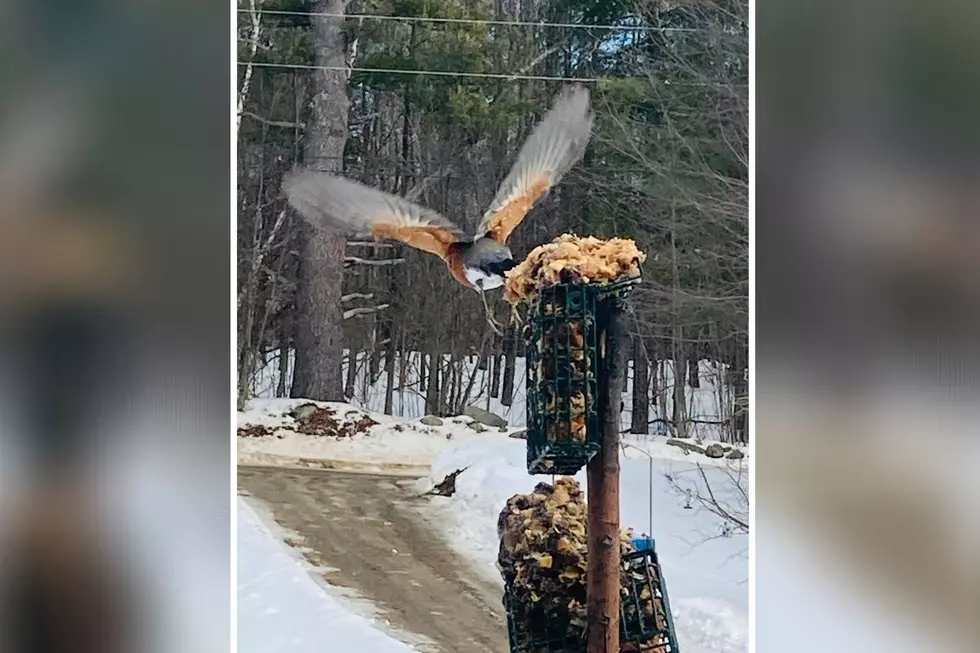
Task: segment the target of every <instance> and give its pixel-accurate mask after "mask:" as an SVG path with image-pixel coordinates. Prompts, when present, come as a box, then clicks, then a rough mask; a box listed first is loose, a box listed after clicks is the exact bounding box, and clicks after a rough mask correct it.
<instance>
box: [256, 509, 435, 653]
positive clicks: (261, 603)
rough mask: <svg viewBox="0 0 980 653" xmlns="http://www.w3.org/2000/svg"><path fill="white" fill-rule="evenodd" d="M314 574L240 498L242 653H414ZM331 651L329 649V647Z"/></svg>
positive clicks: (412, 649)
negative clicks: (336, 595)
mask: <svg viewBox="0 0 980 653" xmlns="http://www.w3.org/2000/svg"><path fill="white" fill-rule="evenodd" d="M310 574H311V570H310V569H309V568H308V567H307V566H306V565H304V563H303V562H301V561H300V560H299V559H297V557H296V555H295V554H294V552H292V551H291V550H290V549H289V548H288V546H287V545H286V544H284V543H283V542H282V541H280V539H279V538H278V537H277V536H275V535H274V534H273V533H272V532H271V531H270V530H269V529H268V528H267V527H266V526H265V525H264V524H263V523H262V521H261V520H260V519H259V517H258V515H257V514H256V513H255V511H254V510H252V508H251V507H250V506H249V505H248V504H247V503H245V501H244V500H243V499H241V498H239V499H238V650H239V651H240V653H269V652H270V651H276V653H321V652H322V651H324V650H330V651H338V652H341V653H346V652H353V651H372V652H373V653H412V652H413V651H417V649H414V648H412V647H411V646H408V645H407V644H404V643H402V642H400V641H398V640H396V639H394V638H393V637H392V636H391V635H388V634H387V633H385V632H383V631H382V630H380V629H379V626H380V624H378V623H377V622H376V621H374V620H371V619H368V618H366V617H363V616H361V615H358V614H355V613H354V612H351V611H350V610H349V609H348V608H347V607H346V606H345V605H344V604H343V603H341V602H340V601H339V600H338V599H337V598H335V597H334V596H333V595H331V593H330V592H329V591H328V588H329V586H326V583H324V586H326V587H324V586H321V585H320V584H318V583H317V581H315V580H313V578H312V576H311V575H310ZM325 646H326V649H325V648H324V647H325Z"/></svg>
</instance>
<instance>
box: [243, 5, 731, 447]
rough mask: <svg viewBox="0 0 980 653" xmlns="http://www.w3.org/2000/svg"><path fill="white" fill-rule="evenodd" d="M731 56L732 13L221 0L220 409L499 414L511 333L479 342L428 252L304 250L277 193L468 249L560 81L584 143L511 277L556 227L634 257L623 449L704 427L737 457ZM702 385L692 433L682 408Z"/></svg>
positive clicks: (294, 220) (515, 342)
mask: <svg viewBox="0 0 980 653" xmlns="http://www.w3.org/2000/svg"><path fill="white" fill-rule="evenodd" d="M748 54H749V39H748V2H747V1H746V0H348V1H346V2H345V1H344V0H315V1H302V0H240V1H239V3H238V66H237V73H238V79H237V82H238V106H237V120H238V135H237V138H238V198H237V201H238V233H237V251H238V281H237V283H238V287H237V292H238V294H237V310H238V351H237V354H238V359H237V366H238V379H239V389H238V400H239V407H240V408H241V407H242V406H244V404H245V402H246V401H247V400H248V399H249V398H251V397H252V396H254V395H255V394H256V393H266V394H268V395H269V396H296V397H309V398H312V399H320V400H330V401H345V400H356V401H360V402H362V403H363V402H366V401H367V400H368V399H369V397H366V396H364V395H365V394H366V393H367V394H371V395H372V398H373V399H375V400H376V401H377V402H378V404H379V405H378V409H379V410H383V411H384V412H385V413H388V414H395V415H397V414H398V413H399V410H400V406H402V405H403V402H399V401H398V399H397V398H398V397H399V395H401V394H403V393H406V392H409V393H412V394H413V395H414V396H417V397H419V398H420V401H424V411H425V412H426V413H429V414H434V415H446V414H454V413H457V412H459V411H460V410H461V409H462V408H463V407H465V406H466V405H469V404H470V403H475V402H477V401H480V402H487V403H488V404H489V402H490V399H491V398H492V399H494V401H495V402H497V403H499V404H500V405H503V406H509V405H511V403H512V402H513V400H514V396H515V393H516V392H517V391H518V389H519V388H520V386H522V385H523V378H522V377H521V374H522V372H521V369H522V365H521V359H522V357H523V352H522V348H523V344H522V342H521V338H520V333H519V329H518V328H517V327H515V326H510V327H508V328H506V329H505V330H504V331H503V333H502V335H497V334H496V333H494V332H493V331H492V330H491V329H490V328H489V327H488V325H487V321H486V317H485V314H484V308H483V306H482V304H481V301H480V298H479V296H478V294H477V293H474V292H471V291H467V290H466V289H464V288H462V287H460V286H459V285H458V284H457V283H456V282H455V281H454V280H453V279H452V278H451V277H450V276H449V275H448V274H446V271H445V265H444V263H442V261H440V260H438V259H437V258H436V257H434V256H431V255H428V254H425V253H423V252H419V251H416V250H412V249H411V248H408V247H406V246H404V245H400V244H398V243H394V242H374V241H372V240H369V239H358V238H353V237H345V236H342V235H339V234H329V233H324V232H313V231H312V230H311V229H310V228H309V227H308V226H307V225H306V224H305V223H304V222H303V221H302V220H301V218H300V217H299V216H298V215H297V214H295V213H294V212H293V211H292V210H291V209H290V208H289V207H288V206H287V203H286V200H285V197H284V196H283V193H282V191H281V187H280V185H281V179H282V177H283V175H284V173H286V172H287V171H289V170H290V169H292V168H293V167H294V166H296V165H299V164H303V165H307V166H312V167H316V168H318V169H321V170H327V171H331V172H335V173H337V174H342V175H344V176H347V177H349V178H351V179H354V180H357V181H360V182H363V183H365V184H368V185H370V186H373V187H376V188H379V189H381V190H385V191H388V192H391V193H395V194H398V195H403V196H406V197H408V198H410V199H412V200H413V201H415V202H417V203H419V204H421V205H423V206H427V207H430V208H432V209H434V210H436V211H438V212H440V213H442V214H444V215H446V216H447V217H449V218H450V219H452V220H453V221H455V222H456V223H457V224H459V225H460V226H461V227H463V228H464V229H465V230H467V231H471V230H472V229H473V228H474V227H475V226H476V224H477V222H478V221H479V219H480V217H481V216H482V214H483V212H484V210H485V208H486V206H487V204H488V203H489V202H490V200H491V199H492V197H493V195H494V193H495V191H496V189H497V186H498V185H499V183H500V182H501V181H502V180H503V178H504V176H505V175H506V174H507V172H508V170H509V168H510V165H511V164H512V163H513V161H514V158H515V156H516V154H517V151H518V150H519V148H520V146H521V144H522V142H523V141H524V139H525V137H526V136H527V134H528V133H529V131H530V130H531V129H532V128H533V126H534V125H535V123H536V122H537V120H538V118H539V117H540V115H541V114H542V113H543V112H544V111H545V110H547V109H548V107H549V106H550V105H551V103H552V100H553V98H554V97H555V95H556V94H557V93H558V91H559V90H560V89H561V87H562V85H564V84H568V83H581V84H584V85H586V86H588V87H589V88H590V89H591V92H592V103H593V109H594V111H595V126H594V129H593V135H592V139H591V142H590V145H589V148H588V150H587V151H586V154H585V156H584V159H583V160H582V161H581V162H580V163H579V164H577V165H576V166H575V167H574V168H573V169H572V170H571V171H570V172H569V173H568V174H567V175H566V177H565V178H564V179H563V181H562V182H561V184H559V186H558V187H557V188H555V189H553V191H552V192H551V193H550V194H549V195H548V196H547V198H546V199H545V200H544V201H542V202H541V203H540V204H539V205H538V206H536V207H535V208H534V209H533V210H532V212H531V214H530V215H529V216H528V217H527V219H526V220H525V221H524V222H523V224H522V225H521V226H520V227H519V228H518V229H517V231H516V232H515V233H514V235H513V237H512V239H511V242H510V245H511V247H512V249H513V251H514V255H515V258H517V259H521V258H523V257H524V256H525V255H526V254H527V253H528V251H530V250H531V249H532V248H533V247H535V246H536V245H539V244H541V243H544V242H548V241H550V240H552V239H554V238H555V237H557V236H559V235H560V234H562V233H566V232H573V233H577V234H580V235H595V236H598V237H612V236H620V237H625V238H632V239H635V240H636V242H637V244H638V245H639V246H640V248H641V249H642V250H644V251H645V252H646V253H647V256H648V258H647V261H646V262H645V264H644V266H643V283H642V284H641V285H640V286H639V287H638V289H637V290H636V291H635V293H634V295H633V300H632V309H631V311H630V313H629V316H628V319H629V330H630V337H631V343H630V353H629V358H630V361H631V363H630V370H631V371H630V379H631V380H630V384H629V392H628V396H626V397H625V398H624V402H625V407H626V409H627V411H628V413H629V426H630V429H629V430H630V431H631V432H632V433H637V434H646V433H649V432H652V431H651V429H652V426H653V425H657V428H656V432H664V431H665V432H667V433H668V434H670V435H674V436H677V437H686V436H688V435H689V434H691V432H692V427H694V426H696V425H697V424H698V423H705V422H706V423H710V424H712V425H714V426H715V427H717V430H718V431H719V432H720V433H721V437H722V438H723V439H725V440H728V441H732V442H745V441H747V439H748V429H747V417H748V410H749V406H748V399H747V397H748V362H749V349H748V347H749V344H748V343H749V333H748V323H749V301H748V295H749V273H748V269H749V220H748V215H749V173H748V170H749V109H748V107H749V86H748V82H749V63H748ZM492 308H493V310H494V311H495V313H496V319H497V320H498V321H499V322H500V323H502V324H508V323H509V321H510V307H509V306H508V305H507V304H505V303H504V302H503V301H501V300H500V299H499V298H498V297H495V298H494V301H493V304H492ZM477 372H479V374H477ZM706 374H710V375H711V377H712V378H711V379H710V383H711V385H712V388H714V391H715V392H716V393H717V396H718V400H717V402H715V404H713V405H714V409H713V411H709V412H713V414H705V413H704V411H699V410H697V409H696V408H695V407H694V403H692V401H691V397H692V395H694V394H695V393H696V392H697V391H698V389H699V388H701V387H702V384H703V383H705V381H706V379H705V378H704V376H705V375H706ZM675 379H676V382H675ZM260 386H262V387H261V388H260Z"/></svg>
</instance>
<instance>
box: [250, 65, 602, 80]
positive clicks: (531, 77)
mask: <svg viewBox="0 0 980 653" xmlns="http://www.w3.org/2000/svg"><path fill="white" fill-rule="evenodd" d="M238 65H239V66H248V65H252V66H255V67H256V68H285V69H292V70H297V69H298V70H332V71H336V72H353V73H380V74H394V75H433V76H437V77H477V78H482V79H507V80H518V79H525V80H534V81H540V82H598V81H599V79H600V78H598V77H558V76H552V75H519V74H517V73H514V74H510V75H508V74H504V73H466V72H462V71H456V70H399V69H396V68H356V67H355V68H348V67H347V66H315V65H313V64H299V63H267V62H262V61H254V62H248V61H239V62H238Z"/></svg>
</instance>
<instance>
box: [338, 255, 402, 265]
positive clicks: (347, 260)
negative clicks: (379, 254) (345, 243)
mask: <svg viewBox="0 0 980 653" xmlns="http://www.w3.org/2000/svg"><path fill="white" fill-rule="evenodd" d="M404 262H405V259H403V258H385V259H378V260H373V259H369V258H361V257H360V256H345V257H344V267H345V268H349V267H351V266H352V265H372V266H383V265H401V264H402V263H404Z"/></svg>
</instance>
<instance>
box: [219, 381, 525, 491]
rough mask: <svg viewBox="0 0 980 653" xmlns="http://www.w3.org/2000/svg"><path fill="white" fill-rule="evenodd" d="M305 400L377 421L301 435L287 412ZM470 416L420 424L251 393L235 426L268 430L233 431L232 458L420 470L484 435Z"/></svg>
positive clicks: (346, 416) (351, 419)
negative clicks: (336, 433)
mask: <svg viewBox="0 0 980 653" xmlns="http://www.w3.org/2000/svg"><path fill="white" fill-rule="evenodd" d="M309 403H315V404H316V405H317V406H320V407H327V408H330V409H332V410H333V411H334V414H335V415H336V416H337V419H339V420H344V421H345V422H346V423H347V424H353V423H356V422H359V421H360V420H363V419H364V418H365V417H368V418H370V419H371V420H373V421H374V422H377V424H376V425H374V426H370V427H368V428H366V429H364V432H363V433H358V434H356V435H354V436H352V437H329V436H318V435H305V434H303V433H299V432H298V431H297V428H298V426H299V425H298V423H297V422H296V420H295V419H293V417H291V416H290V414H289V413H290V411H292V410H293V409H294V408H296V407H297V406H300V405H302V404H309ZM470 422H472V420H471V419H470V418H468V417H450V418H445V419H443V420H442V425H441V426H426V425H425V424H422V423H420V422H418V421H414V420H404V419H399V418H393V417H389V416H386V415H381V414H379V413H368V412H365V411H363V410H361V409H358V408H356V407H354V406H351V405H349V404H342V403H327V402H310V401H308V400H305V399H255V400H252V401H251V402H249V407H248V409H247V410H245V411H243V412H240V413H238V428H239V429H240V433H241V432H242V431H241V429H247V428H248V427H254V426H263V427H266V432H267V433H268V435H260V436H240V437H238V438H237V443H238V463H239V464H241V465H284V466H303V467H324V468H330V469H341V470H348V471H364V472H383V473H389V474H391V473H394V474H399V473H400V474H406V475H414V476H423V475H425V474H426V473H428V471H429V469H430V466H431V465H432V463H433V462H434V461H435V460H436V458H437V457H438V456H439V455H440V454H442V453H444V452H446V451H448V450H450V449H453V448H454V447H456V446H457V445H459V444H461V443H472V442H477V441H479V440H481V439H483V438H486V437H487V436H488V435H490V433H489V432H486V431H484V432H483V433H477V432H476V431H474V430H473V429H472V428H470V427H469V426H467V425H468V424H469V423H470ZM512 430H516V429H512ZM493 433H494V434H498V433H497V432H496V431H493Z"/></svg>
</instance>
